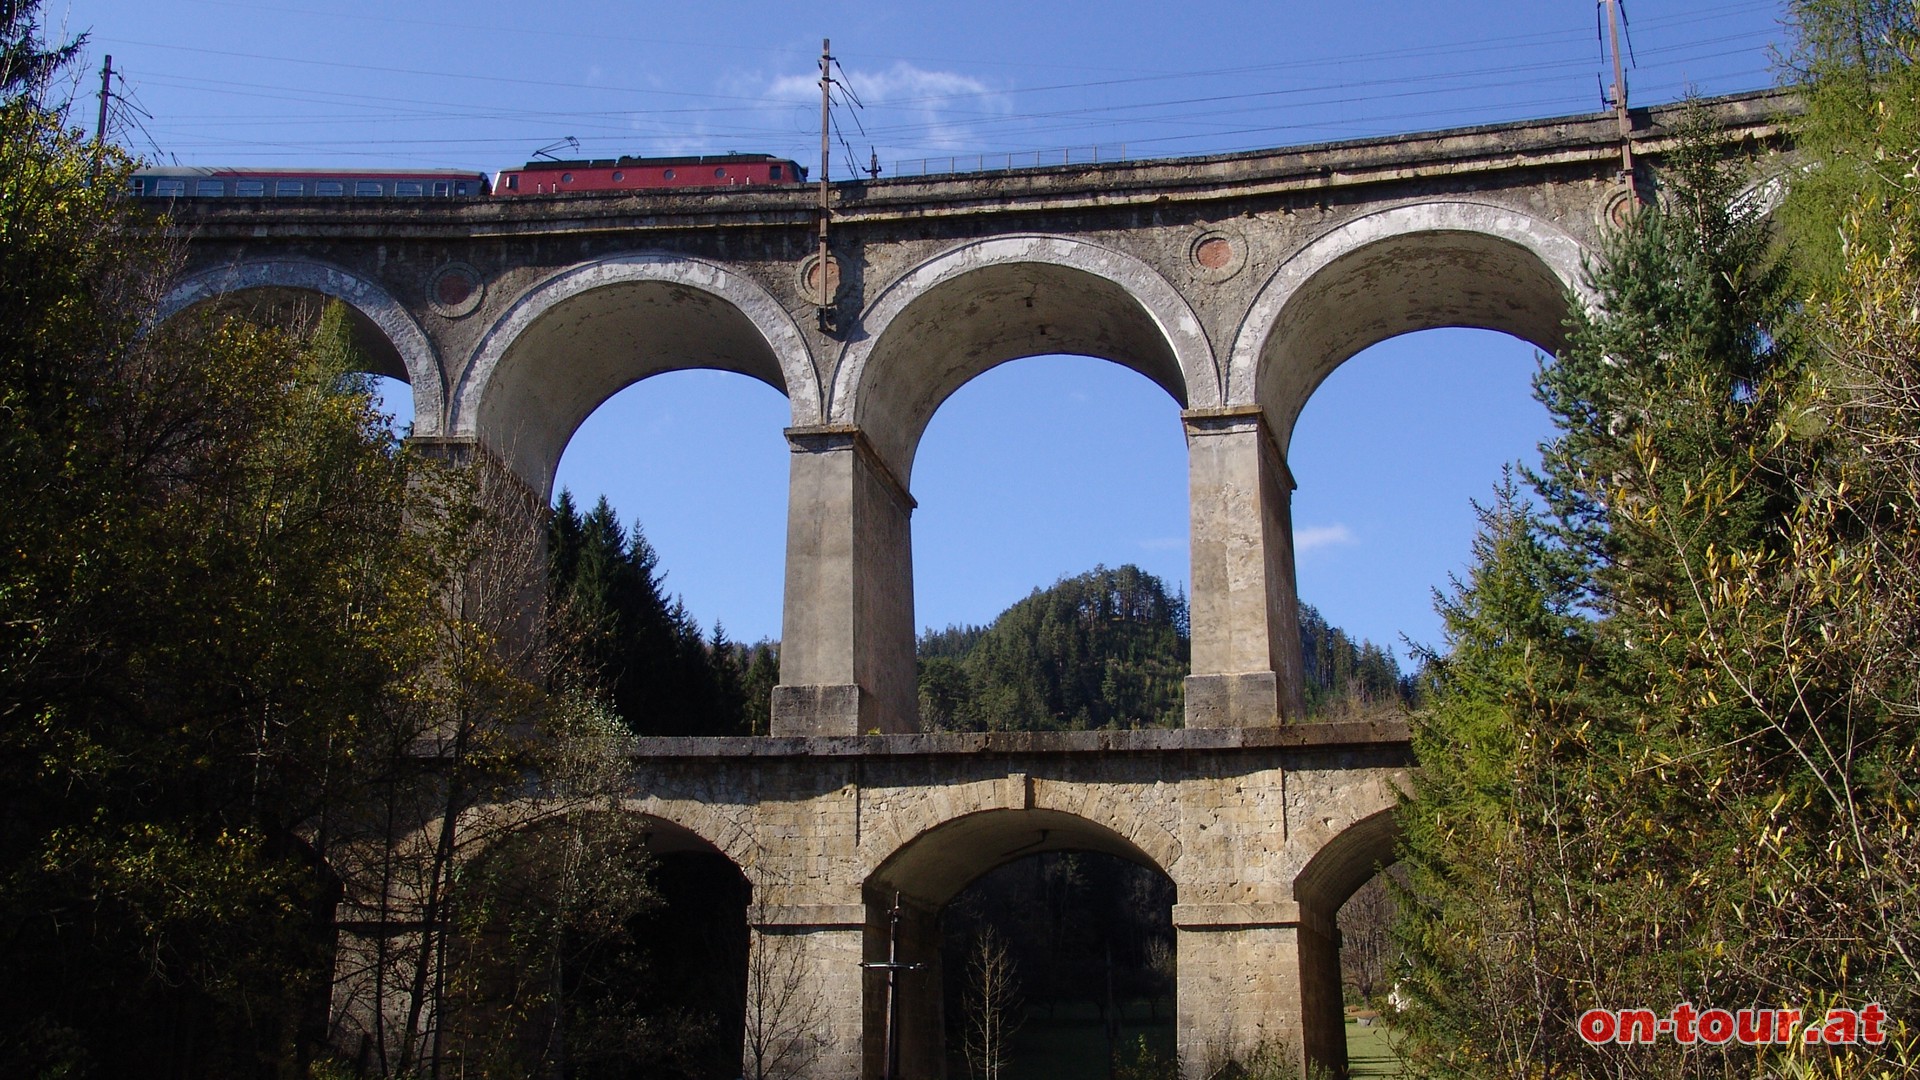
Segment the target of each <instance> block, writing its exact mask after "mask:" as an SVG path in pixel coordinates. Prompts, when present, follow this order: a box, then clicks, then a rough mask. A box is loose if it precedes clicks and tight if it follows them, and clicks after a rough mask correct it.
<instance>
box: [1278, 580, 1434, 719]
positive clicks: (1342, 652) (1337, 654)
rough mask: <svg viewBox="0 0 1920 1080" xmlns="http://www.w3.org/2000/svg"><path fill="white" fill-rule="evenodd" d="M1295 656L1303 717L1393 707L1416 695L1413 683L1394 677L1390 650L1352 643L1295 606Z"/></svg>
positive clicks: (1306, 607)
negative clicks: (1299, 663) (1303, 692)
mask: <svg viewBox="0 0 1920 1080" xmlns="http://www.w3.org/2000/svg"><path fill="white" fill-rule="evenodd" d="M1300 654H1301V659H1302V666H1301V673H1302V678H1303V680H1304V681H1305V683H1306V686H1305V690H1306V699H1307V716H1308V717H1315V718H1335V717H1337V716H1339V715H1341V714H1343V713H1345V712H1350V711H1364V710H1365V709H1367V708H1369V707H1373V706H1386V707H1397V706H1400V705H1404V704H1406V703H1408V702H1409V701H1410V700H1411V699H1412V697H1413V695H1414V694H1415V693H1416V691H1417V686H1416V684H1415V682H1414V680H1413V679H1411V678H1409V677H1406V676H1403V675H1401V674H1400V663H1399V661H1398V660H1396V659H1395V658H1394V655H1393V650H1392V649H1382V648H1381V647H1380V646H1378V645H1375V644H1374V643H1373V642H1371V641H1358V642H1356V641H1354V640H1353V639H1352V638H1350V637H1348V636H1347V632H1346V631H1345V630H1342V629H1340V628H1339V627H1337V626H1332V625H1329V624H1328V623H1327V620H1326V617H1325V616H1323V615H1321V614H1320V612H1319V610H1318V609H1317V608H1315V607H1314V606H1313V605H1311V604H1301V605H1300Z"/></svg>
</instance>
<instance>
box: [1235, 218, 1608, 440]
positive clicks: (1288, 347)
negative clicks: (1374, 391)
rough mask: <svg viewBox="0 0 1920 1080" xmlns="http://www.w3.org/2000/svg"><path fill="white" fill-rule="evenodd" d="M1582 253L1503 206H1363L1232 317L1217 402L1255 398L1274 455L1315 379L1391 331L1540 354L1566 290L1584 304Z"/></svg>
mask: <svg viewBox="0 0 1920 1080" xmlns="http://www.w3.org/2000/svg"><path fill="white" fill-rule="evenodd" d="M1585 258H1586V252H1585V250H1584V249H1583V248H1582V247H1581V245H1580V243H1579V242H1578V241H1577V240H1575V239H1574V238H1573V237H1572V236H1570V235H1568V234H1567V233H1566V232H1564V231H1562V230H1561V229H1560V228H1559V227H1558V226H1556V225H1553V224H1552V223H1550V222H1546V221H1543V220H1541V219H1539V218H1536V217H1534V216H1532V215H1529V214H1526V213H1523V212H1521V211H1518V210H1514V209H1511V208H1508V207H1502V206H1494V205H1491V204H1487V203H1476V202H1464V201H1450V202H1428V203H1414V204H1409V205H1404V206H1396V207H1392V208H1389V209H1386V210H1380V211H1376V212H1374V213H1370V214H1365V215H1362V216H1360V217H1358V218H1355V219H1353V220H1351V221H1348V222H1345V223H1343V224H1341V225H1339V226H1338V227H1336V228H1334V229H1333V230H1331V231H1329V232H1327V233H1325V234H1323V235H1321V236H1319V237H1316V238H1315V239H1314V240H1312V241H1311V242H1309V243H1308V244H1307V245H1306V246H1305V247H1303V248H1301V249H1300V250H1299V251H1297V252H1295V253H1294V254H1293V255H1292V256H1290V257H1289V258H1288V259H1287V260H1286V261H1285V262H1284V263H1282V264H1281V266H1280V268H1279V269H1278V270H1277V271H1275V272H1274V275H1273V277H1272V278H1270V279H1269V280H1268V281H1267V283H1266V284H1265V285H1264V286H1262V287H1261V290H1260V293H1259V294H1258V296H1257V297H1256V298H1255V299H1254V302H1253V304H1252V306H1251V307H1250V309H1249V310H1248V312H1247V316H1246V318H1245V319H1244V320H1243V321H1242V322H1241V325H1240V329H1239V331H1238V333H1237V334H1236V336H1235V339H1234V343H1233V350H1232V352H1231V354H1230V357H1229V361H1228V374H1227V400H1228V402H1229V403H1230V404H1233V405H1256V404H1257V405H1259V406H1260V407H1261V408H1262V409H1263V410H1264V412H1265V414H1266V417H1267V423H1268V425H1269V428H1270V430H1271V431H1272V433H1273V438H1274V440H1275V442H1276V444H1277V445H1278V447H1279V449H1280V451H1281V453H1283V454H1284V453H1285V452H1286V449H1287V445H1288V443H1289V442H1290V441H1291V439H1292V435H1293V425H1294V423H1295V421H1296V420H1298V418H1299V416H1300V411H1301V409H1303V408H1304V407H1305V406H1306V402H1307V399H1308V398H1309V397H1311V396H1312V395H1313V391H1314V389H1315V388H1317V387H1318V386H1319V385H1320V383H1321V381H1322V380H1324V379H1325V378H1326V377H1327V376H1328V375H1329V374H1330V373H1332V371H1333V370H1334V369H1335V368H1337V367H1339V366H1340V365H1341V364H1343V363H1345V362H1346V361H1347V360H1349V359H1351V358H1352V357H1353V356H1354V355H1355V354H1356V353H1359V352H1360V351H1361V350H1363V349H1365V348H1367V347H1368V346H1370V345H1374V344H1377V343H1379V342H1381V341H1385V340H1386V339H1388V338H1391V337H1397V336H1399V335H1400V334H1405V333H1411V332H1413V331H1417V330H1433V329H1440V328H1443V327H1469V328H1473V329H1480V330H1497V331H1501V332H1504V333H1508V334H1512V335H1513V336H1515V337H1517V338H1520V339H1521V340H1523V341H1526V342H1528V343H1530V344H1532V345H1534V346H1536V347H1538V348H1540V349H1542V350H1543V351H1546V352H1549V353H1551V352H1553V351H1555V350H1556V349H1558V348H1559V347H1560V345H1561V344H1562V343H1563V341H1564V334H1565V331H1564V327H1563V326H1562V321H1563V320H1564V318H1565V316H1566V311H1567V298H1568V296H1569V295H1570V294H1571V295H1576V296H1580V297H1581V298H1582V299H1584V300H1588V301H1589V302H1590V300H1591V298H1590V297H1589V296H1587V292H1586V287H1585V284H1584V279H1583V276H1582V268H1583V263H1584V260H1585Z"/></svg>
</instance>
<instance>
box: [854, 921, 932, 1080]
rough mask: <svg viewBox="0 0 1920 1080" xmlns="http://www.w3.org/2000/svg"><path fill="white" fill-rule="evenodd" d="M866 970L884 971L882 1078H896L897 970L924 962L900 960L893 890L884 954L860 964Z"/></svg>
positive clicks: (897, 1029) (898, 925)
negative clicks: (884, 957)
mask: <svg viewBox="0 0 1920 1080" xmlns="http://www.w3.org/2000/svg"><path fill="white" fill-rule="evenodd" d="M860 966H861V967H863V968H866V969H867V970H868V971H884V972H886V973H887V1047H886V1065H885V1071H884V1072H883V1073H882V1074H881V1075H882V1078H883V1080H899V1076H900V973H901V972H903V971H918V970H920V969H921V968H922V967H925V966H926V965H924V964H903V963H901V962H900V894H899V893H898V892H895V893H894V894H893V910H892V912H890V913H889V919H888V922H887V958H886V959H885V960H884V961H881V962H879V963H863V964H861V965H860Z"/></svg>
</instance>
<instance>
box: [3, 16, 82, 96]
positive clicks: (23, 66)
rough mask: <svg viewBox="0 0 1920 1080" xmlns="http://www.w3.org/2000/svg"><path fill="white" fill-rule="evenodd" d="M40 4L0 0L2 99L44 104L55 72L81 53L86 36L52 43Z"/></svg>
mask: <svg viewBox="0 0 1920 1080" xmlns="http://www.w3.org/2000/svg"><path fill="white" fill-rule="evenodd" d="M39 8H40V4H39V0H0V102H6V103H7V104H9V105H11V104H14V103H16V102H18V103H24V104H31V105H35V106H38V105H40V104H42V101H41V95H42V93H43V92H44V91H45V89H46V86H47V83H48V81H49V80H50V79H51V78H52V77H53V75H54V73H55V72H57V71H59V70H60V69H61V68H63V67H65V66H66V65H67V64H69V63H71V62H72V60H73V58H74V57H76V56H78V55H79V54H80V46H81V45H82V44H83V43H84V41H85V39H84V38H80V39H76V40H74V41H69V42H64V43H61V44H55V45H53V46H51V47H49V45H48V44H47V42H46V40H45V39H44V37H43V36H42V34H41V32H40V22H39Z"/></svg>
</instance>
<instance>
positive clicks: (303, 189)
mask: <svg viewBox="0 0 1920 1080" xmlns="http://www.w3.org/2000/svg"><path fill="white" fill-rule="evenodd" d="M273 193H274V194H275V195H305V194H306V193H307V185H306V181H304V180H279V181H276V182H275V183H274V185H273Z"/></svg>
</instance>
